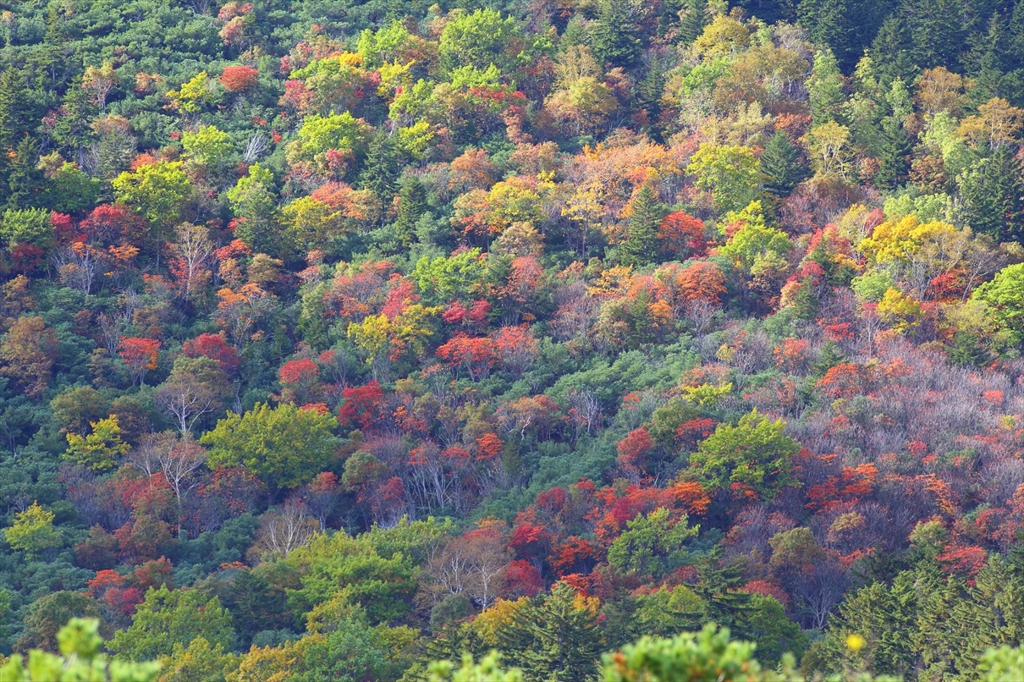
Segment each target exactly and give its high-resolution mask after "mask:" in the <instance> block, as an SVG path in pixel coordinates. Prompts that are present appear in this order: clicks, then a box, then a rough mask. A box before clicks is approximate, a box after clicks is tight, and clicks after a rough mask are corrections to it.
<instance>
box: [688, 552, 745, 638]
mask: <svg viewBox="0 0 1024 682" xmlns="http://www.w3.org/2000/svg"><path fill="white" fill-rule="evenodd" d="M724 554H725V551H724V550H723V549H722V546H721V545H717V546H716V547H715V548H714V549H713V550H711V551H710V552H708V553H707V554H705V555H704V558H703V559H701V560H700V561H699V562H698V563H697V566H696V567H697V580H698V581H697V584H696V585H691V586H690V587H691V588H692V589H693V591H694V593H695V594H696V595H697V596H698V597H700V598H701V599H703V600H704V602H705V603H706V604H707V605H708V606H707V612H708V619H709V620H710V621H711V622H713V623H718V624H719V625H722V626H723V627H727V628H736V627H737V626H739V625H740V624H741V623H743V622H744V621H745V620H746V617H747V615H748V614H749V612H750V609H751V605H750V594H749V593H747V592H743V591H741V590H740V586H741V585H743V583H744V578H743V564H742V563H740V562H735V561H734V562H730V563H725V564H724V565H723V563H722V557H723V556H724Z"/></svg>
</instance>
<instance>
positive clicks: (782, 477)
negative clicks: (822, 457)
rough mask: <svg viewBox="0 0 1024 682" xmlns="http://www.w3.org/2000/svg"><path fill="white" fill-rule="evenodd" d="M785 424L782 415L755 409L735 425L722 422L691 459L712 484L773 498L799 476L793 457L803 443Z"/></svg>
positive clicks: (702, 477) (763, 497) (710, 485)
mask: <svg viewBox="0 0 1024 682" xmlns="http://www.w3.org/2000/svg"><path fill="white" fill-rule="evenodd" d="M785 428H786V425H785V423H784V422H783V421H782V420H781V419H778V420H776V421H771V420H770V419H768V418H767V417H765V416H764V415H761V414H759V413H758V412H757V410H753V411H752V412H750V413H749V414H746V415H744V416H743V417H741V418H740V421H739V424H738V425H736V426H730V425H728V424H719V425H718V428H716V429H715V432H714V433H713V434H711V435H710V436H708V437H707V438H705V439H704V440H703V441H701V442H700V444H699V445H698V446H697V452H696V453H694V454H693V455H692V456H691V457H690V462H691V463H692V464H693V465H694V466H696V467H697V471H698V472H699V474H700V476H701V480H702V481H703V482H704V483H705V484H706V485H707V486H708V487H709V488H712V489H722V488H728V487H732V488H733V489H737V490H739V491H740V492H741V493H747V492H749V493H751V494H753V495H754V496H755V497H759V498H762V499H771V498H773V497H775V495H776V494H778V492H779V491H780V490H781V489H782V488H783V487H785V486H787V485H792V484H793V483H794V482H795V480H796V479H795V478H794V477H793V475H792V473H791V469H792V464H791V459H792V457H793V456H794V455H796V454H797V453H798V452H799V451H800V444H799V443H797V442H796V441H795V440H793V439H792V438H790V437H789V436H787V435H786V434H785V433H783V431H784V430H785Z"/></svg>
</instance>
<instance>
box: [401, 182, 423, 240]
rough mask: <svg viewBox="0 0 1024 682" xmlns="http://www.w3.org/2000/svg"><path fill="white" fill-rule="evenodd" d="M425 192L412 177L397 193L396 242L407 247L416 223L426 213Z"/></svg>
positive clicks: (413, 233) (413, 236)
mask: <svg viewBox="0 0 1024 682" xmlns="http://www.w3.org/2000/svg"><path fill="white" fill-rule="evenodd" d="M428 209H429V207H428V206H427V191H426V190H425V189H424V188H423V183H422V182H420V181H419V178H416V177H413V178H411V179H410V180H409V181H408V182H406V183H405V185H404V186H403V187H402V190H401V192H399V193H398V217H397V219H396V220H395V224H394V233H395V239H396V241H397V242H398V243H399V244H401V245H402V246H406V247H407V246H409V245H410V244H411V243H412V242H413V240H414V239H415V237H416V223H417V222H419V219H420V216H422V215H423V214H424V213H426V212H427V210H428Z"/></svg>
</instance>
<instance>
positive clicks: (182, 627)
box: [110, 586, 235, 661]
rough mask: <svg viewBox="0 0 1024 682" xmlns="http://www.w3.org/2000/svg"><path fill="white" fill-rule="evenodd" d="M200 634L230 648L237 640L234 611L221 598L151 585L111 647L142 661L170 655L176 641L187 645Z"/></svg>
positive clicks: (128, 657) (210, 640) (121, 657)
mask: <svg viewBox="0 0 1024 682" xmlns="http://www.w3.org/2000/svg"><path fill="white" fill-rule="evenodd" d="M198 637H202V638H204V639H205V640H206V641H207V642H209V643H210V645H211V646H213V647H217V646H220V647H223V648H224V649H225V650H230V649H231V647H232V645H233V644H234V639H235V632H234V630H233V629H232V627H231V614H229V613H228V612H227V610H225V609H224V608H222V607H221V605H220V599H219V598H217V597H213V598H212V599H211V598H210V597H208V596H206V595H205V594H203V593H202V592H200V591H197V590H184V589H182V590H170V589H168V588H167V587H166V586H162V587H159V588H150V590H149V591H148V592H147V593H146V600H145V601H144V602H142V603H141V604H139V607H138V610H137V611H136V612H135V616H134V617H133V618H132V624H131V626H130V627H129V628H128V629H127V630H122V631H120V632H118V633H117V634H116V635H115V636H114V639H113V640H112V641H111V642H110V649H111V650H112V651H113V652H114V653H116V654H117V657H118V658H119V659H123V660H129V661H141V660H145V659H155V658H159V657H160V656H168V655H170V654H172V653H173V652H174V646H175V644H177V645H179V646H182V647H187V646H188V645H189V644H190V643H191V642H192V641H193V640H194V639H196V638H198Z"/></svg>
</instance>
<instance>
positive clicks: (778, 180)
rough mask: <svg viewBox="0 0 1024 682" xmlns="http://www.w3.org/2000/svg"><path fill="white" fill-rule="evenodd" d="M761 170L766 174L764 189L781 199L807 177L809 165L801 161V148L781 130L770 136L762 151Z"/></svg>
mask: <svg viewBox="0 0 1024 682" xmlns="http://www.w3.org/2000/svg"><path fill="white" fill-rule="evenodd" d="M761 172H762V173H763V174H764V176H765V179H764V183H763V184H762V187H763V188H764V191H766V192H768V193H769V194H771V195H772V196H775V197H778V198H780V199H782V198H785V197H788V196H789V195H790V193H791V192H792V191H793V189H795V188H796V186H797V185H799V184H800V182H801V181H803V180H804V179H805V178H806V177H807V167H806V166H805V165H804V164H802V163H800V149H799V148H797V146H796V145H795V144H793V143H792V142H791V141H790V139H789V135H787V134H786V133H784V132H782V131H781V130H779V131H777V132H776V133H775V134H774V135H772V136H771V138H769V140H768V144H766V145H765V146H764V151H763V152H761Z"/></svg>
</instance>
